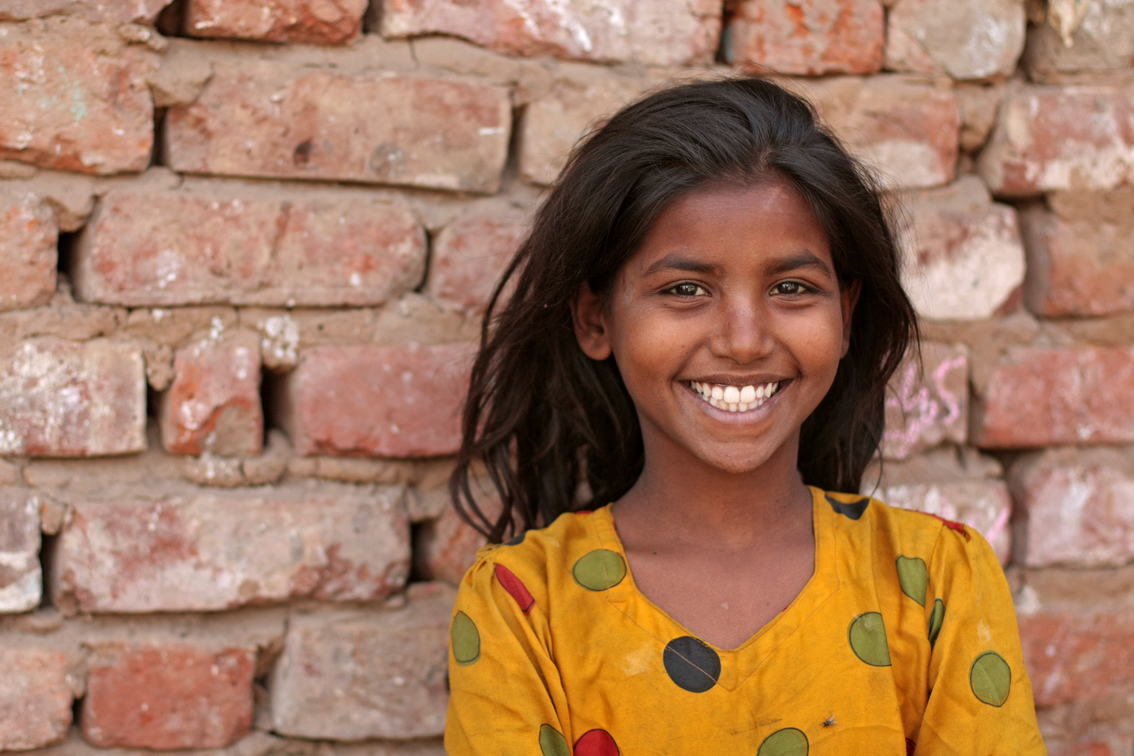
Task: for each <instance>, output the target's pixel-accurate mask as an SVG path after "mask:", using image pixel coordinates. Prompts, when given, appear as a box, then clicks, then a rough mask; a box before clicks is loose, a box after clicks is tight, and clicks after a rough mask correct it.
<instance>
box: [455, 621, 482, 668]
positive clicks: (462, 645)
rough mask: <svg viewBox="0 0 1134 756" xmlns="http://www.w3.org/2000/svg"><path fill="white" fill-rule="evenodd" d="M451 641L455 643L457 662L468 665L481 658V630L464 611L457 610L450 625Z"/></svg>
mask: <svg viewBox="0 0 1134 756" xmlns="http://www.w3.org/2000/svg"><path fill="white" fill-rule="evenodd" d="M449 642H450V643H451V644H452V645H453V658H454V659H456V660H457V664H460V665H462V666H463V665H468V664H472V663H473V662H475V661H476V660H477V659H479V658H480V631H479V630H477V629H476V624H475V623H474V622H473V621H472V620H471V619H469V615H467V614H465V613H464V612H457V616H456V617H454V618H453V624H452V625H451V626H450V627H449Z"/></svg>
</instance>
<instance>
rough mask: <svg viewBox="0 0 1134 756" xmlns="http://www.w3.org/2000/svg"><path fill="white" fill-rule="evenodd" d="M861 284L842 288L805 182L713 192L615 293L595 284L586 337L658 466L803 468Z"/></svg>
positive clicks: (692, 201)
mask: <svg viewBox="0 0 1134 756" xmlns="http://www.w3.org/2000/svg"><path fill="white" fill-rule="evenodd" d="M858 288H859V287H858V286H857V284H855V285H852V286H848V287H846V288H845V289H840V287H839V282H838V279H837V278H836V276H835V266H834V263H833V262H832V259H831V251H830V248H829V245H828V242H827V234H826V232H825V231H824V230H823V227H822V225H821V224H820V223H819V220H818V219H817V218H816V217H815V215H814V214H813V213H812V212H811V209H810V207H809V206H808V205H807V202H806V201H805V200H804V199H803V198H802V197H800V196H799V194H798V193H797V192H796V191H795V190H794V189H793V188H792V187H791V185H789V184H787V183H786V182H784V181H782V180H776V179H771V180H768V181H765V182H761V183H757V184H754V185H751V186H747V187H743V188H737V187H710V188H705V189H700V190H696V191H694V192H692V193H690V194H688V195H686V196H684V197H682V198H681V199H678V200H676V201H675V202H673V204H671V205H670V206H669V207H667V208H666V209H665V210H664V211H662V213H661V214H660V215H659V216H658V218H657V221H656V222H655V223H654V225H653V228H651V229H650V231H649V233H648V234H647V236H646V239H645V242H644V243H643V245H642V247H641V249H640V250H639V251H638V252H637V253H636V254H635V255H634V256H633V257H631V258H630V260H629V261H627V263H626V265H625V266H624V267H623V269H622V270H621V271H620V273H619V276H618V278H617V280H616V282H615V284H614V286H613V288H612V290H611V293H610V295H609V297H607V298H606V299H605V300H602V301H600V300H599V298H598V297H596V296H595V295H594V294H593V293H592V292H591V291H590V290H589V288H587V287H584V289H583V291H581V292H580V293H579V296H578V297H577V299H576V301H575V304H574V314H575V328H576V334H577V336H578V340H579V344H580V346H581V347H582V348H583V351H584V352H585V353H586V354H587V355H588V356H589V357H591V358H592V359H596V360H602V359H606V358H607V357H609V356H610V355H611V354H613V355H614V359H615V361H616V362H617V364H618V369H619V371H620V373H621V375H622V379H623V381H624V382H625V384H626V388H627V390H628V391H629V392H630V396H631V398H632V399H633V400H634V404H635V406H636V408H637V411H638V416H639V419H640V421H641V426H642V434H643V442H644V443H645V448H646V451H647V465H650V464H651V463H652V462H661V463H663V464H667V465H668V464H673V463H678V464H680V457H681V456H682V455H693V456H694V457H696V458H697V459H698V460H700V461H701V462H703V463H705V464H707V465H710V466H712V467H715V468H718V469H721V470H724V471H728V472H731V473H744V472H749V471H752V470H755V469H756V468H759V467H760V466H761V465H763V464H764V463H765V462H767V461H768V460H770V459H772V458H773V456H774V455H776V453H777V452H780V453H781V456H780V458H781V459H782V458H783V455H786V454H790V455H791V459H790V464H791V465H792V469H794V465H795V464H796V458H795V455H796V453H797V449H798V439H799V429H800V426H801V425H802V424H803V421H804V420H805V419H806V418H807V416H808V415H810V414H811V412H812V410H814V409H815V407H816V406H818V404H819V402H820V400H822V398H823V397H824V396H825V395H826V393H827V391H828V389H830V387H831V383H832V382H833V381H834V379H835V372H836V370H837V368H838V365H839V360H840V359H841V358H842V356H843V355H844V354H846V351H847V345H848V343H849V339H850V323H851V314H852V312H853V310H854V305H855V301H856V299H857V296H858ZM674 455H676V456H674Z"/></svg>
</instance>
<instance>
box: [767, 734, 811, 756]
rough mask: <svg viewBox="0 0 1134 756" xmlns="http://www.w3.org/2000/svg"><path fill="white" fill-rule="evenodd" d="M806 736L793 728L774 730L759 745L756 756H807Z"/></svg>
mask: <svg viewBox="0 0 1134 756" xmlns="http://www.w3.org/2000/svg"><path fill="white" fill-rule="evenodd" d="M807 750H808V745H807V736H806V735H804V734H803V732H801V731H800V730H797V729H795V728H794V727H789V728H787V729H786V730H776V731H775V732H773V733H772V734H771V735H769V736H768V737H766V738H764V742H763V743H761V744H760V750H759V751H757V752H756V756H807Z"/></svg>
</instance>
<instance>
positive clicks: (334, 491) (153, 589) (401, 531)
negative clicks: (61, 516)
mask: <svg viewBox="0 0 1134 756" xmlns="http://www.w3.org/2000/svg"><path fill="white" fill-rule="evenodd" d="M402 498H403V490H402V489H401V488H371V487H351V486H339V485H332V484H324V485H321V486H318V487H307V486H300V487H280V488H274V489H259V490H256V489H249V490H243V491H225V492H223V493H222V492H213V491H209V492H205V491H187V492H186V493H185V494H184V495H176V494H173V495H168V496H154V497H153V498H152V499H151V500H149V501H143V500H138V499H134V500H130V501H121V500H118V501H98V500H93V497H90V498H86V497H84V498H79V497H75V498H74V500H72V501H69V502H68V503H69V504H71V507H72V511H71V518H70V520H69V521H68V523H67V524H66V526H65V527H64V529H63V533H62V535H61V536H60V539H59V542H58V544H57V554H56V555H55V559H56V561H55V568H54V573H53V576H52V589H53V594H54V595H55V596H56V602H57V603H61V604H62V605H64V606H67V607H71V608H76V609H79V610H81V611H84V612H154V611H209V610H215V609H227V608H230V607H235V606H240V605H243V604H249V603H264V602H273V601H284V600H287V599H291V598H296V597H301V596H310V597H314V598H318V599H321V600H326V601H373V600H376V599H381V598H383V597H384V596H387V595H388V594H390V593H392V592H393V591H396V590H398V589H399V588H401V586H402V585H403V584H404V582H405V579H406V573H407V572H408V569H409V532H408V531H409V526H408V522H407V519H406V514H405V506H404V503H403V501H402ZM172 585H175V586H177V590H176V591H171V590H170V586H172Z"/></svg>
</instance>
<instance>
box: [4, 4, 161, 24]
mask: <svg viewBox="0 0 1134 756" xmlns="http://www.w3.org/2000/svg"><path fill="white" fill-rule="evenodd" d="M171 1H172V0H4V2H3V4H0V21H23V20H25V19H29V18H43V17H44V16H59V15H68V16H78V17H79V18H84V19H86V20H88V21H108V22H110V23H118V24H123V23H139V24H152V23H153V22H154V20H155V19H156V18H157V16H158V14H159V13H161V10H162V8H164V7H165V6H167V5H169V4H170V2H171Z"/></svg>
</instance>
